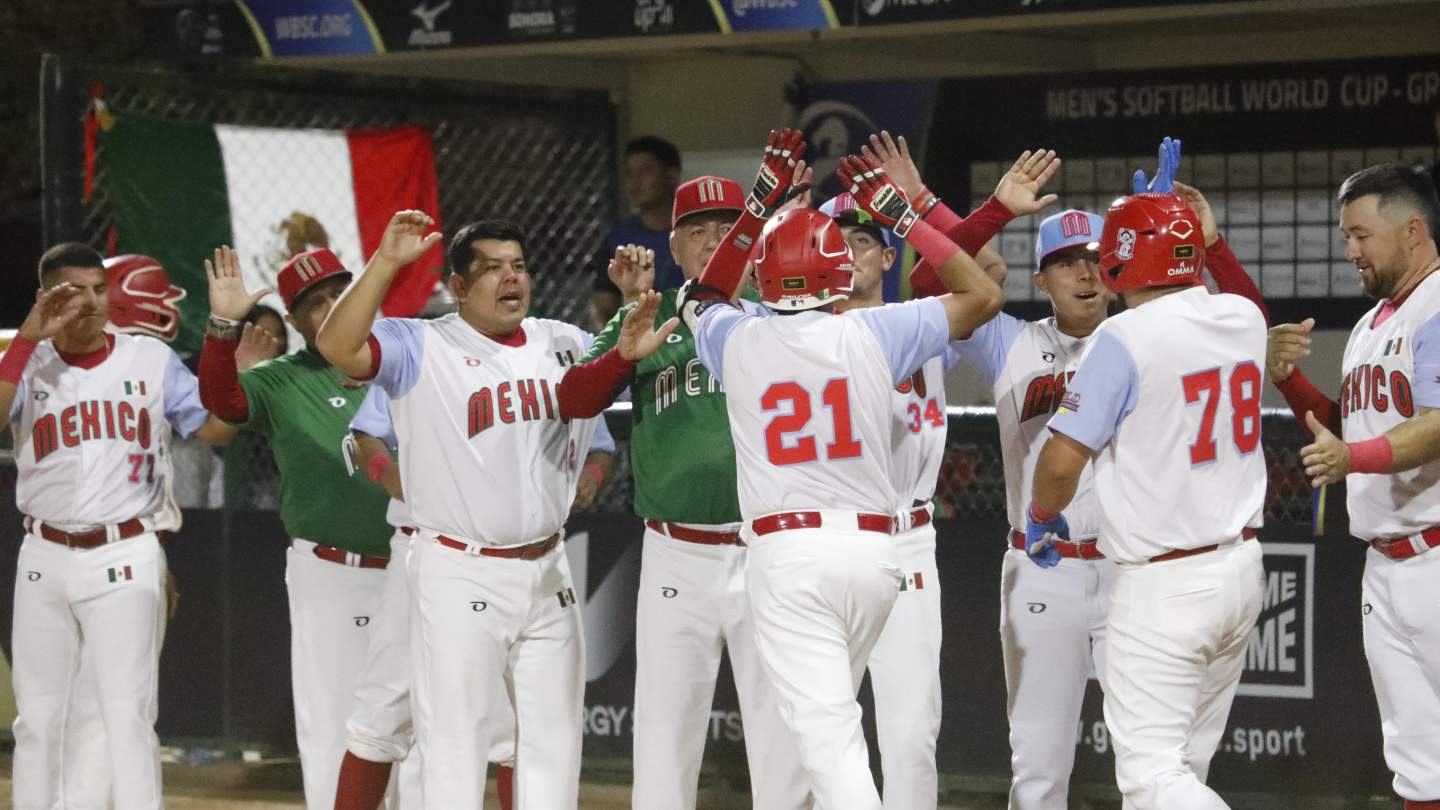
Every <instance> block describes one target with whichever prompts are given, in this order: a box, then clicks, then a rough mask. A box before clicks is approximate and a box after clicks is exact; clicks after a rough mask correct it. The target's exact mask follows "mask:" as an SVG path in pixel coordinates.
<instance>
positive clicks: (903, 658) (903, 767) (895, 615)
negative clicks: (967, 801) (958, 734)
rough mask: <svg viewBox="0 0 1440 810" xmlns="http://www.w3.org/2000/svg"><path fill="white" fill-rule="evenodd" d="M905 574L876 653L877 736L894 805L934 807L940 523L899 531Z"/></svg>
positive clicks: (898, 809) (915, 809)
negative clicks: (937, 531)
mask: <svg viewBox="0 0 1440 810" xmlns="http://www.w3.org/2000/svg"><path fill="white" fill-rule="evenodd" d="M891 542H892V543H893V545H894V554H895V561H896V564H897V565H899V566H900V571H901V573H902V575H903V577H904V579H903V581H902V584H901V591H900V595H899V597H898V598H897V599H896V600H895V606H894V607H893V608H892V609H891V610H890V617H889V619H887V620H886V622H885V629H884V630H882V631H881V632H880V638H879V639H877V640H876V641H875V648H874V649H873V650H871V651H870V665H869V666H870V689H871V691H872V692H873V693H874V695H875V734H876V737H877V742H878V743H879V745H880V769H881V772H882V773H883V774H884V777H885V787H884V791H883V794H882V795H883V797H884V803H885V807H886V810H925V808H930V810H933V808H935V806H936V803H937V802H938V800H939V790H940V786H939V777H938V775H937V773H936V769H935V741H936V739H937V738H939V736H940V624H941V622H940V574H939V570H938V569H937V568H936V565H935V524H933V523H927V524H925V525H924V526H920V527H918V528H914V529H910V530H908V531H905V532H902V533H900V534H897V535H895V537H894V538H893V539H892V541H891Z"/></svg>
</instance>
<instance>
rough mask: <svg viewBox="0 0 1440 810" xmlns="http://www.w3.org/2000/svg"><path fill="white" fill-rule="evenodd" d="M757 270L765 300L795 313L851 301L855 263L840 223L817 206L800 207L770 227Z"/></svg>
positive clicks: (760, 247)
mask: <svg viewBox="0 0 1440 810" xmlns="http://www.w3.org/2000/svg"><path fill="white" fill-rule="evenodd" d="M755 272H756V275H757V276H759V280H760V300H761V302H762V303H764V304H765V306H767V307H770V308H771V309H776V310H781V311H784V312H791V311H796V310H802V309H814V308H816V307H819V306H824V305H825V304H828V303H831V302H832V301H839V300H841V299H844V298H849V297H850V280H851V276H852V275H853V274H854V272H855V264H854V258H853V257H852V256H851V254H850V246H849V245H847V244H845V235H844V234H843V233H841V231H840V227H839V226H838V225H836V224H835V220H833V219H831V218H830V217H828V216H826V215H824V214H822V213H820V212H819V211H816V210H814V209H813V208H797V209H794V210H791V211H786V212H785V213H783V214H781V215H780V216H778V217H775V218H774V219H772V220H770V221H769V222H767V223H765V230H763V231H761V232H760V244H759V245H758V246H756V248H755Z"/></svg>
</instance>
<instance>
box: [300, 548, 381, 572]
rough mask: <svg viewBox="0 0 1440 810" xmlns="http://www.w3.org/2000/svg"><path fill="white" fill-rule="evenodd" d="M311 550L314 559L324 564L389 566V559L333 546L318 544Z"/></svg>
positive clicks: (370, 566) (368, 566)
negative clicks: (322, 561)
mask: <svg viewBox="0 0 1440 810" xmlns="http://www.w3.org/2000/svg"><path fill="white" fill-rule="evenodd" d="M311 550H312V551H314V552H315V556H316V557H319V558H320V559H322V560H324V561H325V562H332V563H338V564H339V565H348V566H350V567H351V568H384V567H385V566H387V565H389V564H390V558H389V557H372V556H370V555H369V554H360V553H358V552H354V551H346V550H345V549H343V548H336V547H334V546H322V545H320V544H319V543H316V544H315V547H314V548H313V549H311Z"/></svg>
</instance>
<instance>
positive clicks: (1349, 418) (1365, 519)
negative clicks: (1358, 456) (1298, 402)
mask: <svg viewBox="0 0 1440 810" xmlns="http://www.w3.org/2000/svg"><path fill="white" fill-rule="evenodd" d="M1382 310H1384V311H1385V315H1384V317H1380V316H1381V312H1382ZM1377 318H1378V320H1379V321H1380V322H1379V323H1378V324H1377V323H1376V321H1377ZM1343 369H1344V372H1345V375H1344V377H1342V378H1341V384H1340V413H1341V415H1342V418H1343V421H1344V426H1345V440H1346V441H1350V442H1353V441H1363V440H1365V439H1373V438H1375V437H1376V436H1380V435H1382V434H1384V433H1387V432H1389V431H1390V430H1393V429H1394V428H1395V427H1397V426H1399V425H1401V424H1404V423H1405V422H1406V421H1407V420H1409V419H1410V418H1411V417H1413V416H1415V415H1416V414H1417V413H1419V410H1420V409H1421V408H1440V272H1432V273H1431V274H1430V275H1429V276H1428V277H1427V278H1425V279H1424V280H1422V281H1421V282H1420V283H1419V284H1418V285H1417V286H1416V287H1415V289H1414V290H1413V291H1411V293H1410V294H1409V295H1408V296H1407V297H1406V298H1405V299H1404V300H1403V301H1401V302H1400V306H1399V307H1398V308H1391V307H1387V306H1386V305H1385V304H1384V303H1381V304H1377V305H1376V306H1375V308H1374V309H1372V310H1371V311H1370V312H1368V313H1366V315H1365V317H1363V318H1361V319H1360V323H1358V324H1356V326H1355V330H1354V331H1353V332H1351V333H1350V342H1349V343H1347V344H1346V345H1345V360H1344V365H1343ZM1345 490H1346V505H1347V506H1348V507H1349V510H1350V532H1351V533H1352V534H1354V535H1355V536H1356V537H1359V538H1361V539H1364V540H1373V539H1391V538H1396V537H1404V536H1406V535H1411V534H1415V533H1417V532H1421V531H1424V530H1425V529H1428V528H1430V527H1431V526H1437V525H1440V460H1437V461H1432V462H1430V463H1428V464H1422V465H1421V466H1419V467H1416V468H1415V469H1413V470H1406V471H1405V472H1401V473H1394V474H1391V475H1360V474H1356V475H1351V476H1348V477H1347V478H1346V479H1345Z"/></svg>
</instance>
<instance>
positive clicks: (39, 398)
mask: <svg viewBox="0 0 1440 810" xmlns="http://www.w3.org/2000/svg"><path fill="white" fill-rule="evenodd" d="M49 398H50V392H49V391H36V392H35V401H36V402H44V401H45V400H47V399H49Z"/></svg>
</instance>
